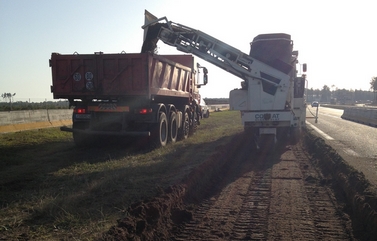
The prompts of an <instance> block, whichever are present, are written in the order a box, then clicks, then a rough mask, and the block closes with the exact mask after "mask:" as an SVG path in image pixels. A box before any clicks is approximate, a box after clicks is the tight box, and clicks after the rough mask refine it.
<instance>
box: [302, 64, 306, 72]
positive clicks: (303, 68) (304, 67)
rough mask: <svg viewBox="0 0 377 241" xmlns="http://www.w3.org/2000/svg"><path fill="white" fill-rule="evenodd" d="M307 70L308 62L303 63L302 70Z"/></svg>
mask: <svg viewBox="0 0 377 241" xmlns="http://www.w3.org/2000/svg"><path fill="white" fill-rule="evenodd" d="M306 70H307V66H306V64H303V65H302V71H303V72H306Z"/></svg>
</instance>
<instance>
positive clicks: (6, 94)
mask: <svg viewBox="0 0 377 241" xmlns="http://www.w3.org/2000/svg"><path fill="white" fill-rule="evenodd" d="M15 95H16V93H14V94H11V93H4V94H1V97H3V99H8V101H9V105H10V110H12V101H13V97H14V96H15Z"/></svg>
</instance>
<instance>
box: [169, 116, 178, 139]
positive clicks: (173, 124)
mask: <svg viewBox="0 0 377 241" xmlns="http://www.w3.org/2000/svg"><path fill="white" fill-rule="evenodd" d="M177 136H178V123H177V114H176V113H175V112H171V113H170V117H169V141H170V142H171V143H175V142H176V141H177Z"/></svg>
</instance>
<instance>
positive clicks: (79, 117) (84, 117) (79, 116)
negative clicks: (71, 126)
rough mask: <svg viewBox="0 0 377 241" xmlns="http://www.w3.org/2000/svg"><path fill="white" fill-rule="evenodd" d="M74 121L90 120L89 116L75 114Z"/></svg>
mask: <svg viewBox="0 0 377 241" xmlns="http://www.w3.org/2000/svg"><path fill="white" fill-rule="evenodd" d="M75 118H76V119H90V114H75Z"/></svg>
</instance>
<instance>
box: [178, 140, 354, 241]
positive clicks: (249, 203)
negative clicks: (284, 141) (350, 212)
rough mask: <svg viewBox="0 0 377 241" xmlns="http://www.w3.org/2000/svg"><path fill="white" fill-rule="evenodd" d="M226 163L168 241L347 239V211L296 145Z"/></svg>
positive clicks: (348, 237)
mask: <svg viewBox="0 0 377 241" xmlns="http://www.w3.org/2000/svg"><path fill="white" fill-rule="evenodd" d="M254 154H255V153H254ZM275 154H276V153H275ZM232 163H233V165H232V166H231V168H230V169H229V170H228V171H227V176H225V177H224V178H225V179H227V181H226V182H227V183H228V184H227V185H226V186H225V188H223V189H222V190H221V191H220V192H219V194H217V195H215V196H213V197H211V198H210V199H207V200H205V201H204V202H203V203H202V204H201V205H200V206H199V207H198V208H197V210H194V211H193V217H192V220H191V221H190V222H189V223H188V224H187V225H185V227H184V228H183V230H181V231H180V232H177V234H176V236H175V237H174V238H173V240H318V239H321V240H352V239H353V237H352V234H351V233H352V232H351V230H352V228H351V225H350V221H349V218H348V216H346V215H343V214H342V212H341V211H340V210H339V208H338V207H337V205H336V200H334V197H333V196H331V195H330V192H329V190H328V189H327V188H326V186H323V185H322V186H321V183H320V180H321V179H322V177H320V173H319V172H317V171H316V170H315V169H314V168H313V167H312V166H311V163H310V161H309V159H308V157H307V156H305V155H304V153H303V151H302V150H301V148H300V147H299V146H297V145H296V146H289V147H288V148H287V149H284V150H281V152H278V154H277V155H274V154H270V155H263V153H262V154H260V155H257V156H256V157H250V156H249V157H247V155H238V156H236V160H233V161H232ZM232 178H233V179H234V180H232Z"/></svg>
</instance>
